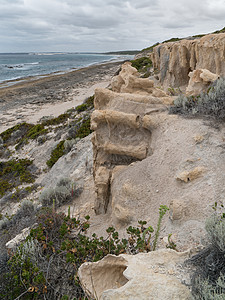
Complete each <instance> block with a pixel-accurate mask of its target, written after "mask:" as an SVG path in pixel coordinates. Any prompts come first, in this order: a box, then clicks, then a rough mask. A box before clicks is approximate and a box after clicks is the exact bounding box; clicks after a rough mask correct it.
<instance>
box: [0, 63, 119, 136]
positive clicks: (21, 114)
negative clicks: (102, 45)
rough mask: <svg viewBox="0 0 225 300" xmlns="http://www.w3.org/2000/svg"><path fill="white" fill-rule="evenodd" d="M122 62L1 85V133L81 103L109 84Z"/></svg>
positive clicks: (57, 113) (60, 112)
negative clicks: (22, 123)
mask: <svg viewBox="0 0 225 300" xmlns="http://www.w3.org/2000/svg"><path fill="white" fill-rule="evenodd" d="M121 64H122V62H111V63H104V64H100V65H93V66H90V67H86V68H82V69H79V70H75V71H72V72H68V73H65V74H60V75H49V76H46V77H42V78H35V77H33V78H28V79H27V80H25V81H20V82H18V83H16V84H15V85H13V86H9V87H3V88H1V84H0V132H2V131H4V130H6V129H7V128H9V127H12V126H14V125H15V124H17V123H19V122H24V121H26V122H30V123H35V122H37V121H38V120H39V119H40V118H41V117H43V116H50V115H52V116H58V115H60V114H62V113H64V112H65V111H66V110H67V109H69V108H72V107H75V106H77V105H79V104H81V103H82V102H83V101H84V100H85V99H86V98H87V97H89V96H91V95H93V94H94V90H95V88H96V87H107V86H108V85H109V83H110V80H111V78H112V77H113V76H114V75H115V73H116V72H117V71H118V70H119V68H120V66H121Z"/></svg>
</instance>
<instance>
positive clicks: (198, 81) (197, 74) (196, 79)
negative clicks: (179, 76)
mask: <svg viewBox="0 0 225 300" xmlns="http://www.w3.org/2000/svg"><path fill="white" fill-rule="evenodd" d="M188 76H189V77H190V80H189V82H188V86H187V88H186V94H188V95H199V94H200V93H201V92H205V91H206V90H207V88H208V87H209V85H210V83H212V82H214V81H215V80H217V79H218V78H219V75H217V74H214V73H212V72H210V71H209V70H206V69H197V70H194V71H193V72H190V73H189V74H188Z"/></svg>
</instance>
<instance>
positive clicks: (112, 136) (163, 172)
mask: <svg viewBox="0 0 225 300" xmlns="http://www.w3.org/2000/svg"><path fill="white" fill-rule="evenodd" d="M125 69H126V70H127V71H126V72H127V73H128V74H127V73H126V72H124V70H125ZM121 72H122V73H120V74H119V75H118V77H116V78H114V79H113V83H112V89H113V91H112V90H109V89H97V90H96V92H95V101H94V102H95V111H94V113H93V115H92V129H93V130H94V133H93V137H92V142H93V154H94V156H93V174H94V183H95V195H96V197H95V204H94V211H95V213H96V214H97V215H98V217H97V218H98V219H99V220H103V219H104V222H107V225H109V226H111V225H113V226H115V227H116V228H117V230H121V231H122V230H123V229H124V228H126V227H127V226H129V225H131V224H132V225H134V226H135V225H136V224H137V221H138V220H146V221H148V222H149V224H150V225H153V226H156V224H157V220H158V209H159V206H160V205H161V204H164V205H167V206H168V207H170V211H169V213H168V214H167V215H166V216H165V218H164V220H163V222H164V226H163V227H162V228H163V230H162V237H167V236H168V234H170V233H173V238H174V241H175V243H176V244H177V247H178V249H180V250H182V249H187V248H189V247H190V246H191V247H194V248H196V247H199V246H201V245H202V241H204V234H205V230H204V223H205V219H206V218H207V217H208V216H209V215H210V214H211V213H212V211H213V210H212V206H213V204H214V203H215V202H217V203H222V202H223V195H224V191H223V186H224V184H223V182H224V179H225V175H224V174H225V164H224V159H225V157H224V155H225V152H224V134H225V127H224V126H223V124H221V125H220V126H219V127H220V128H219V129H220V130H218V129H217V128H216V127H211V126H209V124H207V123H206V122H205V121H203V120H201V119H184V118H182V117H178V116H175V115H170V114H168V109H167V108H168V105H169V103H171V102H172V100H173V99H172V98H170V97H168V96H167V95H165V92H162V94H161V95H162V97H159V96H158V97H156V96H154V95H155V94H154V93H155V92H156V91H157V92H158V90H159V89H158V88H155V87H154V85H153V84H152V82H151V80H149V90H148V91H146V86H147V84H146V79H141V78H139V77H138V74H137V73H136V71H135V70H133V69H132V67H131V66H129V67H128V65H127V64H126V65H125V66H123V68H122V71H121ZM200 74H204V76H205V77H204V78H205V79H206V78H208V77H209V76H211V75H210V73H208V72H206V71H204V72H202V73H200ZM129 78H132V79H131V80H132V81H136V82H138V83H139V84H141V83H142V82H143V86H142V88H140V90H139V91H138V90H137V89H136V87H135V86H133V87H132V85H130V82H129ZM142 80H143V81H142ZM118 82H120V84H121V82H122V84H121V85H120V86H119V85H118V84H115V83H118ZM128 86H129V91H130V92H129V93H128V92H127V87H128ZM150 86H151V87H150ZM124 90H126V92H122V91H124ZM100 215H101V216H100ZM97 218H96V220H97ZM99 222H100V221H99ZM107 225H106V227H107ZM160 243H161V242H160ZM160 243H159V246H162V244H160Z"/></svg>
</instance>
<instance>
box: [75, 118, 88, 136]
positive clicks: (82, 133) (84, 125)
mask: <svg viewBox="0 0 225 300" xmlns="http://www.w3.org/2000/svg"><path fill="white" fill-rule="evenodd" d="M91 133H92V130H91V120H90V117H89V118H88V119H87V120H83V121H82V124H81V126H80V127H79V129H78V130H77V132H76V138H80V139H82V138H84V137H86V136H88V135H89V134H91Z"/></svg>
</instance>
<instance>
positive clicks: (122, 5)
mask: <svg viewBox="0 0 225 300" xmlns="http://www.w3.org/2000/svg"><path fill="white" fill-rule="evenodd" d="M223 27H225V0H211V1H209V0H188V1H187V0H129V1H123V0H0V53H4V52H5V53H6V52H37V51H40V52H41V51H42V52H46V51H49V52H60V51H63V52H64V51H66V52H106V51H117V50H128V49H129V50H140V49H143V48H145V47H148V46H151V45H153V44H154V43H156V42H161V41H164V40H167V39H169V38H171V37H187V36H190V35H195V34H200V33H209V32H213V31H215V30H218V29H222V28H223Z"/></svg>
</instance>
